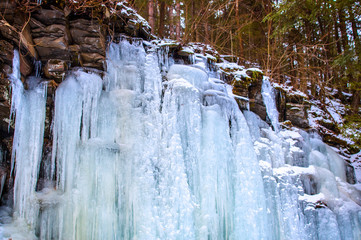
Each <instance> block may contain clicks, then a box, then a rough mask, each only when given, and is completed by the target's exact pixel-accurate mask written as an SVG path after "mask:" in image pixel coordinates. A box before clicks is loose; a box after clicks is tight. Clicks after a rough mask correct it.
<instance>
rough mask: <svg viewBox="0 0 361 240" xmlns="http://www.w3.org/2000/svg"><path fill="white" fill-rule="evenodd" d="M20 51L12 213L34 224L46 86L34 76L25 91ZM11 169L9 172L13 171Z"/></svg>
mask: <svg viewBox="0 0 361 240" xmlns="http://www.w3.org/2000/svg"><path fill="white" fill-rule="evenodd" d="M19 66H20V63H19V53H18V52H17V51H15V52H14V60H13V74H12V75H11V76H10V79H11V85H12V106H11V115H15V116H16V121H15V133H14V140H13V152H12V166H13V164H14V162H15V161H16V165H15V170H16V173H15V183H14V210H15V216H17V218H19V219H23V220H24V221H25V222H26V223H27V224H29V225H30V226H35V223H36V216H37V214H36V212H37V200H36V197H35V188H36V184H37V179H38V172H39V166H40V161H41V156H42V147H43V137H44V136H43V135H44V121H45V103H46V88H47V86H46V85H44V84H43V83H41V82H40V81H39V79H36V78H29V79H28V82H29V86H30V87H29V90H27V91H24V88H23V85H22V82H21V80H20V67H19ZM13 168H14V167H12V169H11V172H12V171H13Z"/></svg>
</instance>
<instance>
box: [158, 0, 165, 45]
mask: <svg viewBox="0 0 361 240" xmlns="http://www.w3.org/2000/svg"><path fill="white" fill-rule="evenodd" d="M165 12H166V5H165V2H164V1H161V2H160V9H159V27H158V35H159V37H161V38H163V37H164V23H165Z"/></svg>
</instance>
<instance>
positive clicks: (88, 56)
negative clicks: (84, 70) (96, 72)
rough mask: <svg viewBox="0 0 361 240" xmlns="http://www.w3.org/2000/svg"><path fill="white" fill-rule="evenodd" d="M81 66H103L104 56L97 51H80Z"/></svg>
mask: <svg viewBox="0 0 361 240" xmlns="http://www.w3.org/2000/svg"><path fill="white" fill-rule="evenodd" d="M80 58H81V60H82V65H83V67H92V68H97V69H103V68H104V62H105V57H104V56H102V55H100V54H99V53H80Z"/></svg>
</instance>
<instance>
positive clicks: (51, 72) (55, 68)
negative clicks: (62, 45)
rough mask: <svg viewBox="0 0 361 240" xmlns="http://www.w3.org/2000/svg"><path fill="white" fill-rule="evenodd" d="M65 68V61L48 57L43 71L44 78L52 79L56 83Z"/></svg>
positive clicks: (62, 75) (66, 65)
mask: <svg viewBox="0 0 361 240" xmlns="http://www.w3.org/2000/svg"><path fill="white" fill-rule="evenodd" d="M67 69H68V64H67V62H66V61H64V60H60V59H50V60H48V61H47V62H46V64H45V66H44V68H43V71H44V76H45V77H46V78H48V79H54V80H55V81H56V82H57V83H60V82H61V81H62V79H63V78H64V76H65V73H66V71H67Z"/></svg>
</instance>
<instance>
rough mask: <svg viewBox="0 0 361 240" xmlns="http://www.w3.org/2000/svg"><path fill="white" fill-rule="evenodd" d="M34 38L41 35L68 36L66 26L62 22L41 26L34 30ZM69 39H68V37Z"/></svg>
mask: <svg viewBox="0 0 361 240" xmlns="http://www.w3.org/2000/svg"><path fill="white" fill-rule="evenodd" d="M32 33H33V36H34V38H39V37H45V36H47V37H53V38H58V37H63V36H66V26H65V25H61V24H53V25H49V26H46V27H45V26H40V27H37V28H34V29H33V30H32ZM67 40H68V39H67Z"/></svg>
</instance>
